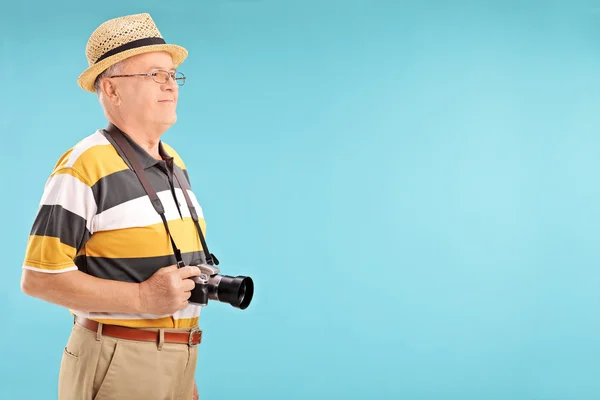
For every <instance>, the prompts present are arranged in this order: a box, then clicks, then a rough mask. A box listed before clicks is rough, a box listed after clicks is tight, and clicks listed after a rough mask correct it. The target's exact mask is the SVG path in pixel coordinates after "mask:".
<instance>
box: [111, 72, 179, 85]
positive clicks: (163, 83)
mask: <svg viewBox="0 0 600 400" xmlns="http://www.w3.org/2000/svg"><path fill="white" fill-rule="evenodd" d="M159 72H164V73H166V74H167V76H168V78H167V81H166V82H159V81H157V80H156V75H157V73H159ZM176 75H177V77H176ZM131 76H151V77H152V80H153V81H154V82H156V83H158V84H160V85H165V84H167V83H169V79H173V80H174V81H175V83H177V85H178V86H183V85H185V75H184V74H183V73H182V72H179V71H175V72H169V71H165V70H163V69H157V70H156V71H154V72H150V73H148V74H127V75H113V76H109V77H108V78H129V77H131ZM180 82H181V83H180Z"/></svg>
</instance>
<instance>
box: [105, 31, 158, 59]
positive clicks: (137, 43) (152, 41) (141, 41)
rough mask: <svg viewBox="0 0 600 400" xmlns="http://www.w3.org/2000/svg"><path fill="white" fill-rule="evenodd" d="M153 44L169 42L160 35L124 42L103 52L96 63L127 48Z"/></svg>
mask: <svg viewBox="0 0 600 400" xmlns="http://www.w3.org/2000/svg"><path fill="white" fill-rule="evenodd" d="M153 44H167V42H165V40H164V39H163V38H159V37H149V38H143V39H138V40H134V41H133V42H129V43H125V44H122V45H120V46H118V47H115V48H114V49H112V50H109V51H107V52H106V53H104V54H102V55H101V56H100V57H99V58H98V59H97V60H96V62H95V63H94V64H98V63H99V62H100V61H102V60H104V59H105V58H108V57H110V56H114V55H115V54H119V53H121V52H123V51H125V50H131V49H135V48H137V47H144V46H151V45H153Z"/></svg>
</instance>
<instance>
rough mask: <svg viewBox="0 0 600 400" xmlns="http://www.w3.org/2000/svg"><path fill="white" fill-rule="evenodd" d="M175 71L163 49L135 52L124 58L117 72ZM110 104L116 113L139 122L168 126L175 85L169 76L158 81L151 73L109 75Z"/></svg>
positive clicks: (172, 119) (172, 120)
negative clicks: (166, 79) (117, 76)
mask: <svg viewBox="0 0 600 400" xmlns="http://www.w3.org/2000/svg"><path fill="white" fill-rule="evenodd" d="M159 69H160V70H164V71H169V72H175V69H174V67H173V60H172V59H171V55H170V54H169V53H167V52H152V53H145V54H139V55H137V56H134V57H131V58H128V59H126V60H125V62H124V63H123V69H122V70H121V71H120V72H118V73H117V75H128V74H144V73H152V72H155V71H156V70H159ZM110 81H112V83H113V85H112V89H113V91H114V92H113V96H111V97H112V100H113V104H115V105H116V106H117V109H118V112H119V114H120V115H121V116H122V117H123V118H125V119H127V120H130V121H132V122H134V123H135V124H136V125H139V126H149V125H151V126H156V125H161V126H164V128H168V127H169V126H171V125H173V124H174V123H175V121H177V113H176V107H177V98H178V94H179V90H178V89H179V86H178V85H177V83H176V82H175V81H174V80H173V79H171V78H170V79H169V80H168V81H167V83H164V84H161V83H157V82H155V81H154V79H153V77H152V76H133V77H119V78H111V79H110Z"/></svg>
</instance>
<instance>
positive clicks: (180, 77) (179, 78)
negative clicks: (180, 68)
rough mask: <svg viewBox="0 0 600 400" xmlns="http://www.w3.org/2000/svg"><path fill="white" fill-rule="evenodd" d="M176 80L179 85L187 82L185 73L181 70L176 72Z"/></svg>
mask: <svg viewBox="0 0 600 400" xmlns="http://www.w3.org/2000/svg"><path fill="white" fill-rule="evenodd" d="M175 82H177V84H178V85H179V86H183V85H184V84H185V75H183V74H182V73H181V72H176V73H175Z"/></svg>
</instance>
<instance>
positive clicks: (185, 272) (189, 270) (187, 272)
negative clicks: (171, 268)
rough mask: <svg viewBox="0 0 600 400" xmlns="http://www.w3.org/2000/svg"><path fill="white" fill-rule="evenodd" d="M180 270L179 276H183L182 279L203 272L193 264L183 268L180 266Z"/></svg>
mask: <svg viewBox="0 0 600 400" xmlns="http://www.w3.org/2000/svg"><path fill="white" fill-rule="evenodd" d="M178 272H179V276H180V277H181V279H186V278H189V277H191V276H200V273H201V272H200V268H198V267H193V266H191V265H188V266H186V267H183V268H179V271H178Z"/></svg>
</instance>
